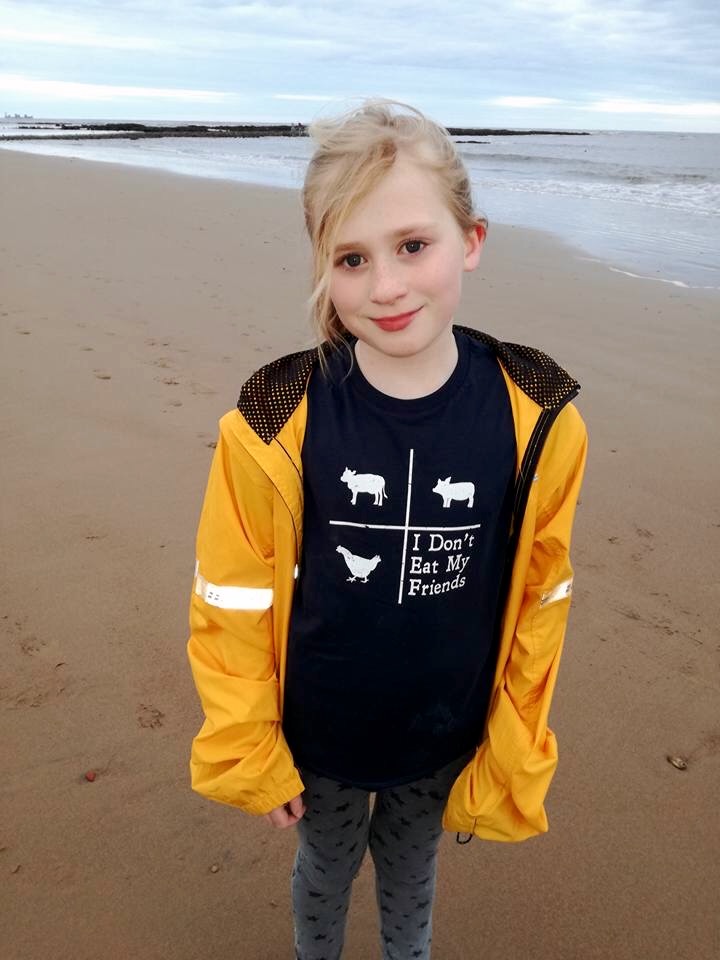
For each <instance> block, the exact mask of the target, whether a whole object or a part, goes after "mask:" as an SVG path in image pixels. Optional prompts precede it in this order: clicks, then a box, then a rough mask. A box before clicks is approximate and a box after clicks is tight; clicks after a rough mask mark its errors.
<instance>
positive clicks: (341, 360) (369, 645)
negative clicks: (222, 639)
mask: <svg viewBox="0 0 720 960" xmlns="http://www.w3.org/2000/svg"><path fill="white" fill-rule="evenodd" d="M455 337H456V341H457V345H458V363H457V365H456V367H455V370H454V371H453V373H452V374H451V376H450V378H449V379H448V380H447V381H446V382H445V383H444V384H443V385H442V387H440V389H439V390H437V391H435V392H434V393H432V394H429V395H428V396H425V397H421V398H419V399H414V400H399V399H396V398H393V397H389V396H387V395H386V394H383V393H381V392H380V391H378V390H376V389H375V388H374V387H373V386H371V384H370V383H369V382H368V381H367V380H366V379H365V377H364V376H363V375H362V373H361V371H360V370H359V368H358V365H357V362H355V363H354V364H353V365H352V369H350V362H349V355H348V352H347V351H346V350H344V349H343V350H340V351H337V352H335V353H333V355H332V356H331V357H330V359H329V371H328V373H327V374H326V373H323V372H322V370H321V369H320V368H318V369H316V371H315V372H314V373H313V375H312V377H311V381H310V384H309V387H308V421H307V429H306V434H305V440H304V443H303V450H302V459H303V471H304V490H305V508H304V539H303V551H302V556H301V559H300V571H299V577H298V582H297V586H296V590H295V596H294V600H293V609H292V617H291V624H290V636H289V647H288V662H287V674H286V688H285V703H284V710H283V730H284V733H285V735H286V737H287V740H288V743H289V746H290V748H291V750H292V753H293V756H294V759H295V762H296V764H297V765H298V766H306V767H308V768H309V769H311V770H313V771H315V772H316V773H319V774H321V775H324V776H328V777H332V778H333V779H335V780H339V781H342V782H344V783H350V784H353V785H356V786H359V787H364V788H365V789H368V790H375V789H380V788H383V787H389V786H395V785H397V784H400V783H408V782H410V781H412V780H415V779H419V778H421V777H424V776H426V775H428V774H430V773H432V772H434V771H435V770H437V769H439V768H440V767H442V766H444V765H445V764H447V763H449V762H451V761H452V760H454V759H456V758H457V757H459V756H461V755H462V754H463V753H465V752H466V751H468V750H471V749H472V748H473V747H474V746H475V745H477V743H479V741H480V738H481V736H482V730H483V725H484V720H485V715H486V712H487V707H488V696H489V690H490V686H491V678H492V674H493V673H494V668H495V663H494V661H493V658H492V657H491V656H489V654H490V649H491V645H492V639H493V635H494V628H495V624H496V618H497V616H498V610H497V601H498V592H499V588H500V580H501V576H502V570H503V564H504V560H505V552H506V545H507V540H508V532H509V520H510V508H511V503H512V499H511V495H512V490H513V486H514V477H515V460H516V449H515V432H514V426H513V418H512V412H511V409H510V402H509V398H508V393H507V388H506V385H505V381H504V379H503V376H502V372H501V370H500V367H499V364H498V361H497V359H496V358H495V356H494V355H493V353H492V352H491V351H490V349H489V348H488V347H486V346H485V345H483V344H481V343H479V342H477V341H474V340H471V339H470V338H469V337H467V336H466V335H465V334H462V333H460V332H458V331H456V332H455ZM348 371H349V372H348Z"/></svg>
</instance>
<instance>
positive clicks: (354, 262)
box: [340, 253, 362, 270]
mask: <svg viewBox="0 0 720 960" xmlns="http://www.w3.org/2000/svg"><path fill="white" fill-rule="evenodd" d="M340 262H341V263H342V265H343V266H345V267H350V268H351V269H353V270H354V269H355V267H359V266H360V264H361V263H362V257H361V256H360V254H359V253H348V254H346V255H345V256H344V257H343V258H342V260H341V261H340Z"/></svg>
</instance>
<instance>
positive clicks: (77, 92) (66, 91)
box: [0, 73, 238, 103]
mask: <svg viewBox="0 0 720 960" xmlns="http://www.w3.org/2000/svg"><path fill="white" fill-rule="evenodd" d="M0 92H4V93H15V94H25V95H27V96H36V97H46V98H48V99H50V100H66V99H68V100H86V101H97V100H127V99H153V100H183V101H189V102H192V103H222V102H224V101H226V100H227V99H228V98H231V99H237V96H238V95H237V94H235V93H223V92H221V91H217V90H184V89H172V88H169V87H127V86H119V85H110V84H104V83H73V82H72V81H67V80H38V79H35V78H33V77H26V76H22V75H21V74H13V73H0Z"/></svg>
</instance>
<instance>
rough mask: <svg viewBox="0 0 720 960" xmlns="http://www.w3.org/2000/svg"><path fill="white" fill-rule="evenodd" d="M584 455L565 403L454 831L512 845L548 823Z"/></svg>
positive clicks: (454, 800)
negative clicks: (551, 722)
mask: <svg viewBox="0 0 720 960" xmlns="http://www.w3.org/2000/svg"><path fill="white" fill-rule="evenodd" d="M553 434H554V436H553ZM586 453H587V434H586V431H585V426H584V424H583V422H582V420H581V418H580V415H579V414H578V412H577V410H576V409H575V408H574V407H573V406H569V407H567V408H565V410H564V411H563V413H562V414H561V416H560V417H559V418H558V420H557V421H556V424H555V426H554V427H553V430H552V431H551V434H550V436H549V437H548V440H547V442H546V449H545V450H544V452H543V456H542V458H541V461H540V464H539V466H538V472H539V473H541V472H544V473H546V474H547V475H548V476H549V477H550V487H549V494H548V495H547V496H546V498H545V499H544V502H542V503H541V504H539V506H538V512H537V515H536V521H535V530H534V536H533V540H532V546H531V550H530V557H529V565H528V568H527V577H526V581H525V585H524V590H523V593H522V600H521V605H520V610H519V614H518V617H517V622H516V625H515V630H514V636H513V639H512V643H511V646H510V651H509V655H508V657H507V661H506V663H505V665H504V670H503V674H502V677H501V680H500V683H499V686H497V689H496V692H495V695H494V699H493V702H492V704H491V707H490V712H489V716H488V725H487V736H486V738H485V740H484V741H483V742H482V744H481V745H480V747H479V748H478V750H477V752H476V754H475V756H474V758H473V760H472V761H471V762H470V763H469V764H468V766H467V767H466V768H465V769H464V770H463V772H462V773H461V774H460V777H459V778H458V780H457V782H456V783H455V785H454V786H453V791H452V793H451V796H450V801H449V804H448V810H447V812H446V826H449V828H450V829H459V830H466V831H468V832H470V833H474V834H475V835H477V836H480V837H483V838H485V839H491V840H508V841H516V840H524V839H526V838H527V837H530V836H534V835H536V834H538V833H544V832H546V831H547V829H548V823H547V817H546V814H545V809H544V800H545V795H546V793H547V790H548V787H549V785H550V781H551V779H552V776H553V774H554V772H555V768H556V766H557V746H556V742H555V736H554V734H553V732H552V730H550V728H549V727H548V714H549V711H550V703H551V700H552V694H553V690H554V687H555V681H556V678H557V672H558V665H559V661H560V654H561V651H562V645H563V640H564V636H565V627H566V624H567V619H568V613H569V610H570V597H571V593H572V583H573V570H572V566H571V564H570V537H571V532H572V524H573V518H574V514H575V507H576V504H577V500H578V496H579V493H580V486H581V483H582V476H583V471H584V466H585V459H586ZM448 814H450V816H448Z"/></svg>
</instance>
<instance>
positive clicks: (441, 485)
mask: <svg viewBox="0 0 720 960" xmlns="http://www.w3.org/2000/svg"><path fill="white" fill-rule="evenodd" d="M451 481H452V477H445V479H444V480H438V482H437V483H436V484H435V486H434V487H433V493H439V494H440V496H441V497H442V501H443V507H449V506H450V504H451V503H452V501H453V500H467V505H468V507H471V506H472V505H473V503H474V501H475V484H474V483H470V482H467V483H452V482H451Z"/></svg>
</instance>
